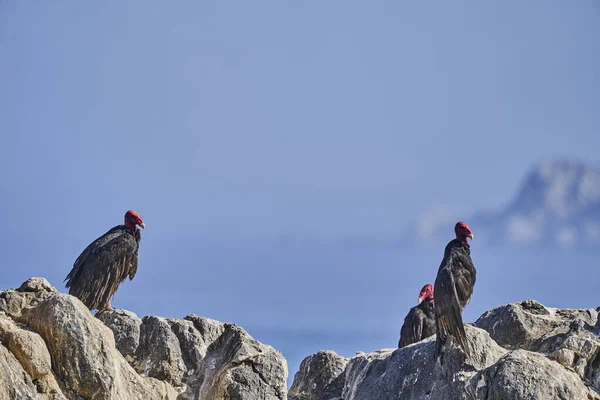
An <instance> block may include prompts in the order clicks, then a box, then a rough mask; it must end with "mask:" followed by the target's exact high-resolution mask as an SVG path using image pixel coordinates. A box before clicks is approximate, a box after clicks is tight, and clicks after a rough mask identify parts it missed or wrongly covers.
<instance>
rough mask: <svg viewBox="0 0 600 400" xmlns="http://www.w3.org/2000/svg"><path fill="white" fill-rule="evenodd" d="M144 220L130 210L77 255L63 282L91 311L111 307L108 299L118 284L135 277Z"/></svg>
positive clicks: (70, 292)
mask: <svg viewBox="0 0 600 400" xmlns="http://www.w3.org/2000/svg"><path fill="white" fill-rule="evenodd" d="M138 225H139V226H141V227H142V228H144V227H145V225H144V221H142V218H140V216H139V214H138V213H137V212H135V211H133V210H129V211H127V213H126V214H125V224H124V225H118V226H115V227H114V228H112V229H111V230H109V231H108V232H106V233H105V234H104V235H102V236H100V237H99V238H98V239H96V240H94V241H93V242H92V243H90V245H89V246H88V247H86V249H85V250H84V251H83V252H82V253H81V254H80V255H79V257H77V260H75V263H74V264H73V269H72V270H71V272H69V275H67V277H66V279H65V281H66V282H67V284H66V287H67V288H68V289H69V294H71V295H73V296H75V297H77V298H78V299H79V300H81V301H82V302H83V303H84V304H85V305H86V306H87V307H88V308H89V309H90V310H99V311H104V310H110V309H112V307H111V305H110V299H111V297H112V296H113V294H115V292H116V291H117V289H118V287H119V284H121V282H123V281H124V280H125V278H127V276H129V280H132V279H133V278H134V277H135V274H136V272H137V267H138V248H139V244H140V231H139V230H138V228H137V226H138Z"/></svg>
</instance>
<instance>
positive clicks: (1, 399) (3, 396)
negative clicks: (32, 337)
mask: <svg viewBox="0 0 600 400" xmlns="http://www.w3.org/2000/svg"><path fill="white" fill-rule="evenodd" d="M36 396H37V390H36V387H35V385H34V384H33V382H32V381H31V377H30V376H29V375H27V373H26V372H25V370H23V367H22V366H21V364H20V363H19V361H17V359H16V358H15V356H14V355H12V354H11V353H10V352H9V351H8V349H7V348H6V347H4V346H3V345H1V344H0V400H12V399H23V400H25V399H36V398H37V397H36Z"/></svg>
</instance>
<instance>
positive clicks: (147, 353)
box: [136, 317, 185, 386]
mask: <svg viewBox="0 0 600 400" xmlns="http://www.w3.org/2000/svg"><path fill="white" fill-rule="evenodd" d="M136 370H137V371H138V372H139V373H141V374H143V375H145V376H151V377H153V378H157V379H160V380H164V381H167V382H169V383H171V384H172V385H175V386H181V384H182V379H183V375H184V373H185V364H184V362H183V357H182V354H181V348H180V347H179V340H177V336H175V334H174V333H173V331H171V325H170V324H169V321H168V320H167V319H165V318H160V317H144V318H143V319H142V326H141V337H140V347H139V348H138V352H137V355H136Z"/></svg>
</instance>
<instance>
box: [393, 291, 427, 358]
mask: <svg viewBox="0 0 600 400" xmlns="http://www.w3.org/2000/svg"><path fill="white" fill-rule="evenodd" d="M418 301H419V305H417V306H415V307H413V308H411V309H410V311H409V312H408V314H407V315H406V318H404V325H402V330H400V341H399V342H398V348H400V347H404V346H408V345H409V344H413V343H417V342H420V341H421V340H423V339H426V338H428V337H429V336H432V335H435V310H434V306H433V286H431V285H430V284H427V285H425V286H423V289H421V293H419V298H418Z"/></svg>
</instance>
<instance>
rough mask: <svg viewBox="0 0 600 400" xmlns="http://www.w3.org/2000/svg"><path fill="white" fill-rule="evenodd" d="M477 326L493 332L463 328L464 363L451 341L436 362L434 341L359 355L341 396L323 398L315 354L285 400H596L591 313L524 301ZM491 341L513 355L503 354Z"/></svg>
mask: <svg viewBox="0 0 600 400" xmlns="http://www.w3.org/2000/svg"><path fill="white" fill-rule="evenodd" d="M477 325H479V326H480V327H485V328H486V329H488V330H489V331H490V333H488V332H487V331H485V330H483V329H480V328H477V327H474V326H471V325H466V326H465V330H466V332H467V337H468V341H469V346H470V348H471V356H470V357H468V358H467V357H465V355H464V353H463V352H462V351H461V350H460V348H458V346H457V345H456V343H455V342H454V341H453V340H450V341H449V342H448V343H446V344H445V345H444V348H443V357H442V360H434V359H433V354H434V349H435V336H433V337H431V338H428V339H425V340H423V341H421V342H419V343H416V344H413V345H410V346H407V347H404V348H402V349H384V350H380V351H377V352H374V353H368V354H365V353H359V354H357V355H356V356H355V357H352V358H350V359H349V360H348V363H347V365H346V367H345V368H344V370H343V371H342V372H339V373H338V372H337V371H336V372H335V374H337V377H338V378H339V379H342V380H343V381H344V383H343V389H342V391H341V392H340V391H339V390H337V391H327V384H324V385H323V384H321V383H320V381H319V380H318V379H320V378H323V379H324V380H325V381H327V380H328V379H327V374H329V371H330V370H331V366H328V367H326V368H323V367H320V369H319V367H317V370H312V368H313V367H312V365H315V366H317V365H321V364H319V363H316V360H319V359H323V358H324V357H323V355H322V354H321V353H317V354H315V355H313V356H310V357H308V358H307V359H305V360H304V361H303V362H302V365H301V368H300V371H299V372H298V373H297V374H296V376H295V379H294V384H293V385H292V389H291V390H290V398H291V399H292V400H309V399H310V400H334V399H337V400H341V399H343V400H363V399H368V400H396V399H403V400H413V399H414V400H416V399H427V400H442V399H443V400H454V399H457V400H458V399H465V400H479V399H480V400H513V399H522V400H534V399H535V400H549V399H553V400H554V399H560V400H567V399H569V400H570V399H582V400H600V394H599V393H600V387H599V386H598V384H599V383H600V347H599V343H598V340H599V339H600V338H599V337H598V329H597V312H596V311H595V310H593V309H581V310H570V309H552V308H546V307H544V306H543V305H541V304H539V303H537V302H533V301H527V302H522V303H514V304H509V305H507V306H503V307H499V308H497V309H495V310H492V311H490V312H488V313H486V314H484V315H483V316H482V317H481V318H480V319H479V320H478V321H477ZM493 337H496V338H498V340H500V341H501V342H502V343H504V344H505V345H506V346H507V347H509V348H510V349H511V350H507V349H505V348H503V347H500V346H499V345H498V344H497V343H496V342H495V341H494V340H493ZM521 347H522V348H523V349H535V350H536V351H537V352H534V351H527V350H523V349H521ZM440 361H442V363H441V362H440ZM324 362H326V363H328V364H329V365H331V364H333V362H332V361H331V360H326V359H325V361H324ZM320 370H322V371H324V372H323V375H324V376H323V377H322V376H321V372H320Z"/></svg>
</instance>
